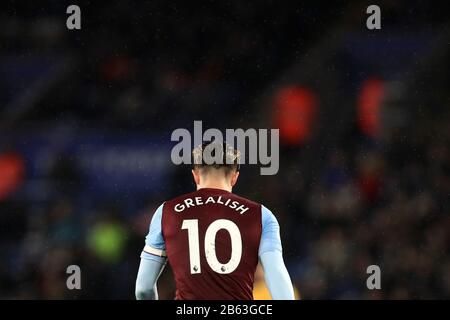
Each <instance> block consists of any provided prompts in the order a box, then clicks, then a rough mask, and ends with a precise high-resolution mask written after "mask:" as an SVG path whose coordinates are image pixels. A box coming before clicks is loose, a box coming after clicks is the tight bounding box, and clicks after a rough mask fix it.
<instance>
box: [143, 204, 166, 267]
mask: <svg viewBox="0 0 450 320" xmlns="http://www.w3.org/2000/svg"><path fill="white" fill-rule="evenodd" d="M163 206H164V204H162V205H160V206H159V208H158V209H156V211H155V214H154V215H153V218H152V221H151V222H150V227H149V231H148V234H147V236H146V237H145V247H144V250H143V251H142V254H141V258H142V259H147V260H155V261H158V262H164V261H165V256H166V253H165V250H166V244H165V242H164V238H163V235H162V226H161V220H162V211H163Z"/></svg>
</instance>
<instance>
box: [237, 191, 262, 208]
mask: <svg viewBox="0 0 450 320" xmlns="http://www.w3.org/2000/svg"><path fill="white" fill-rule="evenodd" d="M231 195H232V197H233V198H234V199H235V200H237V201H239V203H241V204H245V205H246V206H247V207H253V208H261V206H262V205H261V204H260V203H258V202H256V201H253V200H250V199H247V198H244V197H241V196H239V195H237V194H235V193H231Z"/></svg>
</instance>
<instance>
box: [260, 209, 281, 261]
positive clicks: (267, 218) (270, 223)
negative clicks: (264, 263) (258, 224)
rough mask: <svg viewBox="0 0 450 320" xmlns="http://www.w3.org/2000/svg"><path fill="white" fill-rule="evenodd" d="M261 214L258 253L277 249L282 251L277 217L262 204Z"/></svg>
mask: <svg viewBox="0 0 450 320" xmlns="http://www.w3.org/2000/svg"><path fill="white" fill-rule="evenodd" d="M261 214H262V233H261V241H260V244H259V255H260V256H261V255H262V254H263V253H265V252H269V251H279V252H282V246H281V239H280V226H279V225H278V221H277V218H275V216H274V215H273V213H272V212H271V211H270V210H269V209H267V208H266V207H264V206H261Z"/></svg>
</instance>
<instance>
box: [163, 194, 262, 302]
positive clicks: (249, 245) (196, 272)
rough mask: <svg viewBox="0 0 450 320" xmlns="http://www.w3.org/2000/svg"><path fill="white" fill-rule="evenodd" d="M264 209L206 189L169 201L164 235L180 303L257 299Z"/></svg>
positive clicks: (164, 221) (166, 206)
mask: <svg viewBox="0 0 450 320" xmlns="http://www.w3.org/2000/svg"><path fill="white" fill-rule="evenodd" d="M261 230H262V222H261V205H260V204H258V203H255V202H252V201H250V200H247V199H245V198H242V197H239V196H237V195H235V194H233V193H230V192H228V191H225V190H221V189H212V188H204V189H200V190H197V191H195V192H192V193H189V194H186V195H183V196H180V197H177V198H175V199H172V200H170V201H166V202H165V203H164V206H163V212H162V234H163V237H164V241H165V245H166V254H167V257H168V259H169V263H170V265H171V267H172V270H173V273H174V276H175V282H176V287H177V292H176V299H189V300H194V299H202V300H206V299H208V300H209V299H210V300H214V299H221V300H227V299H238V300H251V299H253V295H252V290H253V280H254V274H255V270H256V266H257V264H258V249H259V244H260V239H261Z"/></svg>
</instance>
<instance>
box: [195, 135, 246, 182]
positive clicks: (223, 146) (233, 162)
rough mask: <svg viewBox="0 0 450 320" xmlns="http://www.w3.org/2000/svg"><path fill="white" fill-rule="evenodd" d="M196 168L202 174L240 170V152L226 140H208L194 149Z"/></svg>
mask: <svg viewBox="0 0 450 320" xmlns="http://www.w3.org/2000/svg"><path fill="white" fill-rule="evenodd" d="M192 158H193V166H194V170H199V172H200V174H202V175H211V174H212V175H216V174H224V175H225V176H229V175H230V174H231V173H234V172H238V171H239V166H240V165H239V161H240V152H239V151H238V150H236V149H234V148H233V147H232V146H231V145H229V144H228V143H225V142H215V141H212V142H206V143H203V144H201V145H199V146H197V147H195V148H194V150H193V151H192Z"/></svg>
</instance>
